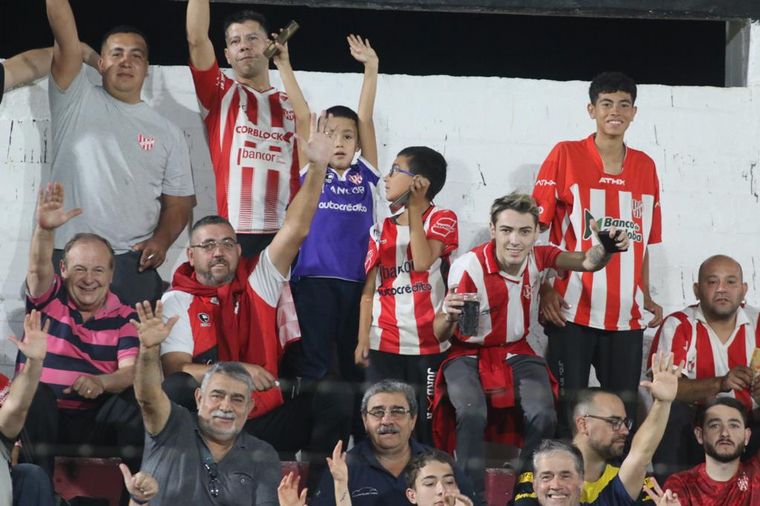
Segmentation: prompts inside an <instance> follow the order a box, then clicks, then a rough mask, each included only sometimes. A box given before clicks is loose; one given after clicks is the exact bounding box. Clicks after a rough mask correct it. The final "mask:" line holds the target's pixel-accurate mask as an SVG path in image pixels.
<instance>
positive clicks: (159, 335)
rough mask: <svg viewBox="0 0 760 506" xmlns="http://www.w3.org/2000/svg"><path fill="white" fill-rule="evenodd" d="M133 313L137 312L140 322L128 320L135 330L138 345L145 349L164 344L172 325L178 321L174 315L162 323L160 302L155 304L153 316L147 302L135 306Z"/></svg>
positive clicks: (177, 317)
mask: <svg viewBox="0 0 760 506" xmlns="http://www.w3.org/2000/svg"><path fill="white" fill-rule="evenodd" d="M135 311H137V316H138V317H139V318H140V321H139V322H138V321H135V320H130V322H131V323H132V325H134V326H135V327H136V328H137V337H138V338H140V345H141V346H144V347H145V348H152V347H154V346H158V345H159V344H161V343H162V342H164V339H166V337H167V336H168V335H169V333H170V332H171V331H172V327H174V324H175V323H177V320H179V316H176V315H175V316H172V317H171V318H169V319H168V320H167V321H166V322H164V320H163V317H162V312H163V305H162V304H161V301H160V300H159V301H158V302H156V312H155V314H154V313H153V309H152V308H151V307H150V302H148V301H147V300H146V301H144V302H138V303H137V304H135Z"/></svg>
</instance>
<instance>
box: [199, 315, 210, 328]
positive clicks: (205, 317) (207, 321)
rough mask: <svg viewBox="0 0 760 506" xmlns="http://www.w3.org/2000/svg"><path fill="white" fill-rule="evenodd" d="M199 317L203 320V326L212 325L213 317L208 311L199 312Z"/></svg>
mask: <svg viewBox="0 0 760 506" xmlns="http://www.w3.org/2000/svg"><path fill="white" fill-rule="evenodd" d="M198 319H199V320H200V321H201V327H210V326H211V317H210V316H209V315H208V313H198Z"/></svg>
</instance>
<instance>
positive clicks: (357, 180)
mask: <svg viewBox="0 0 760 506" xmlns="http://www.w3.org/2000/svg"><path fill="white" fill-rule="evenodd" d="M346 179H348V180H349V181H351V182H352V183H354V184H362V181H364V178H363V177H362V175H361V174H349V175H348V176H347V177H346Z"/></svg>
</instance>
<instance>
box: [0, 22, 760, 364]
mask: <svg viewBox="0 0 760 506" xmlns="http://www.w3.org/2000/svg"><path fill="white" fill-rule="evenodd" d="M753 28H754V29H755V30H756V29H757V27H753ZM755 40H757V39H755ZM753 47H754V46H753ZM297 74H298V78H299V81H300V82H301V84H302V87H303V88H304V92H305V95H306V98H307V100H308V101H309V102H310V104H311V105H312V108H313V109H314V110H317V109H319V108H324V107H327V106H330V105H334V104H338V103H343V104H346V105H350V106H355V105H356V103H357V101H358V93H359V87H360V84H361V75H359V74H340V75H336V74H325V73H314V72H300V73H297ZM92 77H93V79H95V78H96V76H94V75H93V76H92ZM275 81H276V76H275ZM275 84H276V85H277V84H279V83H277V82H276V83H275ZM586 87H587V83H582V82H553V81H536V80H526V79H501V78H482V77H469V78H468V77H446V76H427V77H414V76H400V75H396V76H381V78H380V81H379V89H378V99H377V113H376V115H375V121H376V125H377V136H378V141H379V147H380V165H381V168H382V169H383V171H387V168H388V167H389V165H390V163H391V162H392V160H393V157H394V155H395V153H397V152H398V151H399V150H400V149H401V148H403V147H405V146H408V145H417V144H426V145H429V146H431V147H433V148H436V149H439V150H441V151H442V152H443V153H444V154H445V156H446V158H447V159H448V161H449V164H450V169H449V176H448V181H447V183H446V187H445V188H444V190H443V192H442V194H441V196H440V198H439V199H437V201H438V203H439V204H440V205H443V206H446V207H450V208H452V209H454V210H455V211H456V212H457V214H458V215H459V219H460V226H461V231H462V232H461V242H460V244H461V248H460V250H466V249H468V248H470V247H471V246H473V245H475V244H477V243H478V242H480V241H482V240H484V238H485V237H486V233H487V229H486V227H485V224H486V223H487V215H488V208H489V205H490V203H491V201H492V200H493V199H494V198H495V197H497V196H500V195H503V194H505V193H507V192H510V191H512V190H515V189H517V190H521V191H525V192H529V191H530V190H531V187H532V186H531V184H532V182H533V180H534V179H535V175H536V172H537V170H538V167H539V165H540V163H541V162H542V161H543V159H544V157H545V156H546V155H547V153H548V152H549V150H550V149H551V148H552V146H553V145H554V144H555V143H556V142H558V141H560V140H566V139H579V138H582V137H585V136H586V135H588V134H589V133H591V132H592V131H593V129H594V124H593V122H592V121H591V120H589V118H588V116H587V114H586V111H585V107H586V103H587V102H588V98H587V96H586ZM144 99H145V100H146V101H148V102H149V103H151V104H152V105H154V106H155V107H157V108H158V109H159V110H161V111H162V112H164V113H165V114H166V115H167V116H169V117H170V118H171V119H172V120H173V121H175V122H176V123H177V124H178V125H179V126H180V127H181V128H182V129H183V130H184V131H185V133H186V136H187V139H188V142H189V144H190V149H191V154H192V160H193V172H194V174H195V184H196V191H197V194H198V207H197V208H196V211H195V213H196V216H197V217H199V216H202V215H204V214H208V213H210V212H213V211H214V210H215V204H214V201H213V199H214V185H213V178H212V176H211V169H210V161H209V157H208V153H207V151H206V147H205V138H204V133H203V126H202V123H201V121H200V117H199V116H198V112H197V111H198V108H197V103H196V100H195V96H194V93H193V88H192V83H191V80H190V74H189V71H188V70H187V69H186V68H184V67H164V68H153V69H151V75H150V77H149V80H148V82H147V83H146V85H145V89H144ZM637 105H638V107H639V112H638V116H637V117H636V121H635V122H634V123H633V125H632V126H631V128H630V130H629V133H628V143H629V145H630V146H632V147H635V148H637V149H642V150H644V151H646V152H647V153H648V154H649V155H650V156H651V157H652V158H653V159H654V160H655V162H656V163H657V167H658V170H659V175H660V181H661V191H662V206H663V209H662V210H663V221H664V237H665V243H664V244H663V245H662V246H659V247H655V248H653V249H652V285H653V287H652V288H653V295H654V297H655V299H656V300H657V301H659V302H660V304H662V305H663V307H664V308H665V310H666V311H668V312H669V311H673V310H675V309H678V308H680V307H682V306H683V305H685V304H687V303H691V302H693V300H694V298H693V295H692V290H691V285H692V282H693V280H694V278H695V272H696V268H697V266H698V265H699V263H700V262H701V261H702V260H703V259H704V258H705V257H706V256H708V255H710V254H714V253H717V252H725V253H728V254H730V255H733V256H734V257H736V258H737V259H738V260H739V261H740V262H741V263H742V265H743V266H744V269H745V278H746V280H747V282H748V283H749V285H750V291H749V295H748V297H747V299H748V301H749V302H750V303H753V304H758V303H759V302H760V289H759V288H760V287H759V286H758V284H759V283H760V80H758V79H755V81H754V85H753V86H751V87H749V88H732V89H719V88H694V87H667V86H642V87H641V89H640V92H639V98H638V100H637ZM49 128H50V123H49V112H48V105H47V95H46V82H45V81H42V82H40V83H37V84H35V85H33V86H30V87H26V88H22V89H19V90H15V91H13V92H11V93H9V94H8V95H7V96H6V97H5V99H4V100H3V103H2V105H0V209H2V210H3V213H4V215H3V218H2V219H0V371H2V372H6V373H7V372H9V371H10V364H12V362H13V359H14V357H15V349H14V347H13V345H12V344H11V343H9V342H8V341H7V340H6V339H5V338H6V336H7V335H8V334H11V333H15V334H19V333H20V332H21V320H22V316H23V309H24V304H23V300H22V298H21V296H20V290H21V285H22V282H23V278H24V275H25V270H26V265H27V260H26V257H27V250H28V246H29V239H30V235H31V223H32V213H33V209H34V202H35V195H36V191H37V188H38V183H39V180H40V175H41V173H44V171H48V170H49V168H50V167H49V162H50V156H51V154H50V152H49V142H48V139H49V137H50V131H49ZM184 244H186V237H184V236H182V237H181V238H180V240H179V241H178V244H177V245H175V248H174V249H173V250H172V251H171V252H170V254H169V256H168V260H167V263H166V264H165V265H164V267H162V269H161V271H162V275H163V276H164V277H165V278H167V279H168V278H170V273H171V271H172V268H173V267H174V266H176V265H177V264H178V263H179V262H181V261H182V260H183V257H184V253H183V250H182V246H183V245H184Z"/></svg>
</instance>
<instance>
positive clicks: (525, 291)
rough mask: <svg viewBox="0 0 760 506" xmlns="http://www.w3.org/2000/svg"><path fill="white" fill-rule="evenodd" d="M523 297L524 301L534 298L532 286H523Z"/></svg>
mask: <svg viewBox="0 0 760 506" xmlns="http://www.w3.org/2000/svg"><path fill="white" fill-rule="evenodd" d="M526 268H527V267H526ZM522 296H523V299H528V300H530V299H531V297H533V292H532V290H531V289H530V285H523V286H522Z"/></svg>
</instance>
